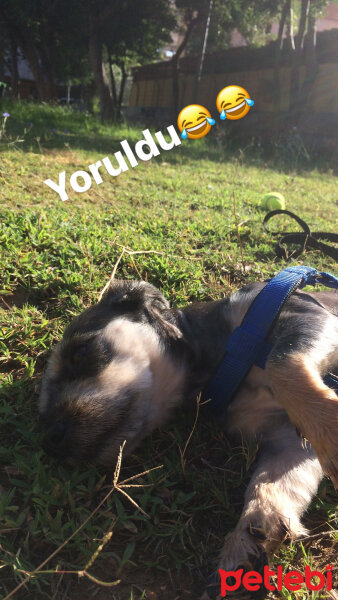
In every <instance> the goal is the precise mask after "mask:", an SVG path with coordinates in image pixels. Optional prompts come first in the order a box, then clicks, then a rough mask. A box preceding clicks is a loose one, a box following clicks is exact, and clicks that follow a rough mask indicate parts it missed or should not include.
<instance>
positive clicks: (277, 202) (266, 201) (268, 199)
mask: <svg viewBox="0 0 338 600" xmlns="http://www.w3.org/2000/svg"><path fill="white" fill-rule="evenodd" d="M262 207H263V208H266V209H268V210H278V209H281V210H284V209H285V198H284V196H282V194H280V193H279V192H269V193H268V194H265V196H263V198H262Z"/></svg>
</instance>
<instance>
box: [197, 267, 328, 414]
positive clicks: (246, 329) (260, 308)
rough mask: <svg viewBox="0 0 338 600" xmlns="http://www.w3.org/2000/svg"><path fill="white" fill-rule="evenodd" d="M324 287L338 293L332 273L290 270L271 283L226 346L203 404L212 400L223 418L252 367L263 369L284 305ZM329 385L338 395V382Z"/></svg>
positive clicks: (216, 411) (206, 390)
mask: <svg viewBox="0 0 338 600" xmlns="http://www.w3.org/2000/svg"><path fill="white" fill-rule="evenodd" d="M317 283H321V284H322V285H325V286H326V287H331V288H335V289H338V278H337V277H335V276H334V275H331V274H330V273H326V272H325V271H324V272H321V273H319V272H318V271H317V270H316V269H312V268H311V267H302V266H297V267H287V268H286V269H284V270H283V271H281V272H280V273H278V275H276V277H274V278H273V279H270V281H269V282H268V283H267V285H266V286H265V287H264V288H263V290H262V291H261V292H260V293H259V294H258V296H257V297H256V298H255V300H254V301H253V303H252V304H251V306H250V308H249V310H248V312H247V314H246V315H245V317H244V319H243V322H242V324H241V326H240V327H237V328H236V329H235V330H234V332H233V333H232V335H231V336H230V338H229V340H228V342H227V344H226V346H225V351H226V353H225V357H224V359H223V361H222V363H221V365H220V366H219V368H218V370H217V372H216V374H215V375H214V377H213V378H212V380H211V381H210V382H209V383H208V384H207V387H206V388H205V389H204V392H203V400H208V399H211V402H210V406H211V409H212V411H213V412H214V413H215V414H216V415H220V414H221V413H222V412H223V411H224V410H225V409H226V408H227V406H228V405H229V403H230V401H231V399H232V398H233V396H234V394H235V393H236V391H237V390H238V388H239V386H240V384H241V383H242V381H243V380H244V378H245V377H246V375H247V374H248V372H249V370H250V368H251V367H252V366H253V365H256V366H258V367H261V368H262V369H264V366H265V363H266V360H267V358H268V355H269V354H270V351H271V349H272V345H271V344H270V343H269V342H268V341H267V336H268V334H269V332H270V331H271V329H272V326H273V324H274V322H275V320H276V319H277V317H278V315H279V313H280V311H281V309H282V307H283V305H284V303H285V302H286V300H287V299H288V298H289V297H290V295H291V294H292V293H293V292H294V291H295V290H296V289H297V288H303V287H304V286H305V285H315V284H317ZM324 381H325V383H326V385H328V386H329V387H331V388H333V389H334V390H335V391H336V393H338V378H337V377H336V376H335V375H332V374H331V373H328V374H327V375H325V377H324Z"/></svg>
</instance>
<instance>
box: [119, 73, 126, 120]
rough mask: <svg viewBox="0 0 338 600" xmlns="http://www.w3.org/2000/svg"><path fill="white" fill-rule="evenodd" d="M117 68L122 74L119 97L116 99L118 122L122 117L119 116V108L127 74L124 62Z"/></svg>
mask: <svg viewBox="0 0 338 600" xmlns="http://www.w3.org/2000/svg"><path fill="white" fill-rule="evenodd" d="M119 67H120V69H121V73H122V79H121V85H120V91H119V97H118V100H117V102H118V118H119V120H120V119H121V117H122V114H121V108H122V102H123V93H124V88H125V86H126V81H127V73H126V69H125V66H124V62H121V63H120V64H119Z"/></svg>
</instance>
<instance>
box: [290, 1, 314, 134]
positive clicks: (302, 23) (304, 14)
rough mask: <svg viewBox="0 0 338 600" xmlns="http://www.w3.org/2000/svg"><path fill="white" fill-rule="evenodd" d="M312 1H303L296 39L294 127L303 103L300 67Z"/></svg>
mask: <svg viewBox="0 0 338 600" xmlns="http://www.w3.org/2000/svg"><path fill="white" fill-rule="evenodd" d="M310 3H311V0H302V3H301V14H300V19H299V28H298V33H297V36H296V38H295V51H294V54H293V61H292V67H291V75H290V78H291V80H290V118H291V121H292V123H293V125H295V126H296V125H297V123H298V120H299V116H300V109H301V101H300V89H299V88H300V85H299V77H300V67H301V64H302V51H303V46H304V36H305V29H306V21H307V19H308V15H309V9H310Z"/></svg>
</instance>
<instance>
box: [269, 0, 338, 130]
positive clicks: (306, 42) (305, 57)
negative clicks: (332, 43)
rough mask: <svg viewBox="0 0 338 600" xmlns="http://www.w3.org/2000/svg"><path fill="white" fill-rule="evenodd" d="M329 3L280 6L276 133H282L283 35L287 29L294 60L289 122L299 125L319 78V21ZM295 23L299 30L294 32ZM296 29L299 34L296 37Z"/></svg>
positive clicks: (310, 0) (307, 0)
mask: <svg viewBox="0 0 338 600" xmlns="http://www.w3.org/2000/svg"><path fill="white" fill-rule="evenodd" d="M327 3H328V2H327V0H297V1H296V0H293V2H292V0H283V2H281V3H280V4H279V10H280V21H279V31H278V36H277V40H276V42H275V44H276V50H275V67H274V123H275V127H274V133H275V135H278V133H279V120H280V119H279V112H280V105H279V98H280V77H279V75H280V59H281V49H282V45H283V33H284V29H285V26H286V25H287V36H286V40H285V42H286V43H285V46H286V50H287V51H288V52H289V54H290V57H291V72H290V101H289V106H290V109H289V115H288V119H289V121H290V122H291V123H292V124H293V125H294V126H296V125H297V124H298V121H299V118H300V115H301V113H302V108H303V106H304V104H306V103H307V102H308V99H309V97H310V95H311V91H312V89H313V85H314V83H315V80H316V75H317V71H318V68H317V61H316V28H315V24H316V19H317V17H318V15H319V14H320V12H321V11H322V9H323V8H324V7H325V5H327ZM294 21H295V22H296V27H295V28H294ZM294 29H295V30H296V34H294ZM303 62H305V65H306V72H305V80H304V82H303V84H302V85H301V84H300V68H301V65H302V63H303Z"/></svg>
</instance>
